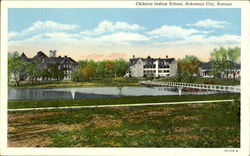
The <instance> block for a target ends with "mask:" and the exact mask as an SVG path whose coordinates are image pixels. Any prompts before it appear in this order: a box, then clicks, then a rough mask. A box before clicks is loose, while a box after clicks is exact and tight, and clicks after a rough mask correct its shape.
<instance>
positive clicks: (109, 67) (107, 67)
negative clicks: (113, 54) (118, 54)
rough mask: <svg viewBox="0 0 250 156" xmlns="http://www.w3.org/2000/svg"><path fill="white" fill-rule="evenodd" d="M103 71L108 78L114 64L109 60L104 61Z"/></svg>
mask: <svg viewBox="0 0 250 156" xmlns="http://www.w3.org/2000/svg"><path fill="white" fill-rule="evenodd" d="M104 65H105V66H104V71H105V73H107V76H108V77H110V76H111V74H112V72H113V69H114V63H113V62H112V61H111V60H106V61H104Z"/></svg>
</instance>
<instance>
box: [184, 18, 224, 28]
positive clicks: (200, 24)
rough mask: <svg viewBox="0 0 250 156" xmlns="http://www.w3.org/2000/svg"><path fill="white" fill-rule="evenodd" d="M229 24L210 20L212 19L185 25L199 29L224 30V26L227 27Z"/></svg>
mask: <svg viewBox="0 0 250 156" xmlns="http://www.w3.org/2000/svg"><path fill="white" fill-rule="evenodd" d="M228 24H229V23H228V22H226V21H216V20H212V19H206V20H200V21H198V22H196V23H194V24H187V26H195V27H201V28H206V29H209V28H216V29H219V28H224V27H225V26H226V25H228Z"/></svg>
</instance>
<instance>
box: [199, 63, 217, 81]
mask: <svg viewBox="0 0 250 156" xmlns="http://www.w3.org/2000/svg"><path fill="white" fill-rule="evenodd" d="M198 70H199V74H198V75H199V76H200V77H207V78H213V77H214V75H213V70H212V64H211V62H204V63H202V64H201V65H200V67H199V68H198Z"/></svg>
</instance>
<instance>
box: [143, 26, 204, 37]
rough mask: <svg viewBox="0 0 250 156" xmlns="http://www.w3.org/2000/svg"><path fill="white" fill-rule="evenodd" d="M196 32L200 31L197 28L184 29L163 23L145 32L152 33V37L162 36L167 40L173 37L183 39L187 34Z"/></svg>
mask: <svg viewBox="0 0 250 156" xmlns="http://www.w3.org/2000/svg"><path fill="white" fill-rule="evenodd" d="M196 33H202V32H200V31H199V30H196V29H184V28H182V27H179V26H169V25H163V26H162V27H160V28H158V29H154V30H152V31H151V32H148V33H147V34H149V35H152V37H154V38H159V37H164V38H167V39H169V40H171V39H173V40H175V39H185V38H187V37H188V36H190V35H192V34H196Z"/></svg>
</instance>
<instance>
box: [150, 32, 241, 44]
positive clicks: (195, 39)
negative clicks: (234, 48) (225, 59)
mask: <svg viewBox="0 0 250 156" xmlns="http://www.w3.org/2000/svg"><path fill="white" fill-rule="evenodd" d="M239 44H240V36H238V35H231V34H225V35H222V36H210V37H207V36H205V35H192V36H189V37H187V38H186V39H185V40H179V41H166V42H157V43H155V44H154V45H155V46H173V47H176V46H177V47H178V46H192V45H199V46H201V45H216V46H227V45H239Z"/></svg>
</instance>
